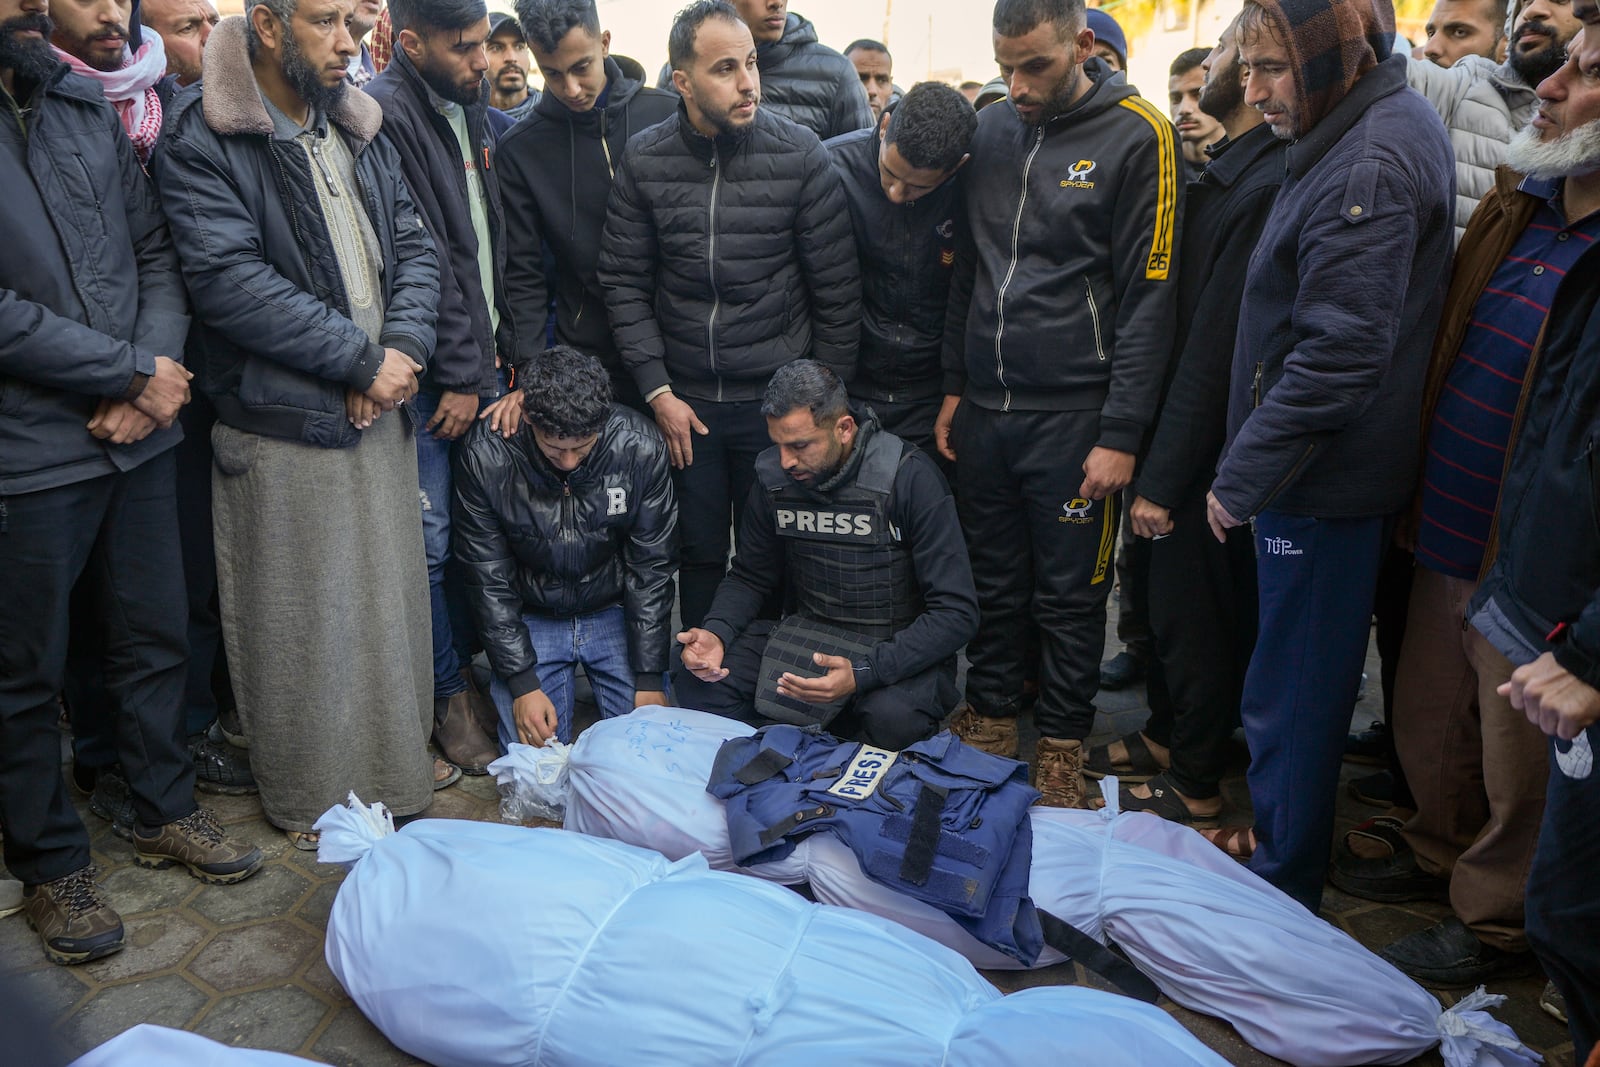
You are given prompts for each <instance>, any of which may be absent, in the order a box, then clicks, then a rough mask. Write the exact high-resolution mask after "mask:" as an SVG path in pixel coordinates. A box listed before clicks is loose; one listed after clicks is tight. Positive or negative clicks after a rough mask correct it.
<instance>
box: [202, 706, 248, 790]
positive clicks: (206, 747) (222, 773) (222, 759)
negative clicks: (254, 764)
mask: <svg viewBox="0 0 1600 1067" xmlns="http://www.w3.org/2000/svg"><path fill="white" fill-rule="evenodd" d="M189 755H190V756H191V757H192V758H193V759H194V785H195V788H196V789H198V790H200V791H201V792H202V793H224V794H227V795H228V796H244V795H246V794H249V793H254V792H257V789H256V778H255V775H253V774H251V773H250V757H249V756H247V755H246V754H245V753H244V752H243V751H241V750H240V749H237V748H234V747H233V746H232V745H230V744H228V742H227V741H226V740H225V738H224V735H223V732H222V726H221V725H220V723H215V722H214V723H212V724H211V728H210V729H209V730H207V731H206V732H205V733H203V734H195V735H194V736H193V737H191V738H189Z"/></svg>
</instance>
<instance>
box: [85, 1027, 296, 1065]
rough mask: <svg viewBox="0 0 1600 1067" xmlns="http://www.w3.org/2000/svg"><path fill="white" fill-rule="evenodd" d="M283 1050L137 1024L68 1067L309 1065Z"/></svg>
mask: <svg viewBox="0 0 1600 1067" xmlns="http://www.w3.org/2000/svg"><path fill="white" fill-rule="evenodd" d="M312 1063H313V1061H312V1060H303V1059H301V1058H300V1057H298V1056H290V1055H288V1054H287V1053H283V1052H265V1051H262V1050H261V1049H253V1048H234V1047H232V1046H231V1045H222V1044H218V1043H217V1042H215V1041H212V1040H211V1039H210V1038H207V1037H201V1036H200V1035H199V1034H190V1033H186V1032H184V1031H182V1030H169V1029H168V1028H167V1027H165V1026H152V1025H151V1024H149V1023H140V1024H139V1025H138V1026H135V1027H133V1028H132V1029H131V1030H124V1031H123V1032H122V1033H120V1034H118V1035H117V1036H116V1037H113V1038H112V1039H111V1040H110V1041H107V1042H106V1043H105V1044H103V1045H99V1046H97V1047H96V1048H93V1049H90V1050H89V1051H88V1052H86V1053H84V1054H83V1055H82V1056H79V1057H78V1058H77V1059H75V1060H73V1061H72V1063H71V1064H70V1065H69V1067H308V1065H310V1064H312Z"/></svg>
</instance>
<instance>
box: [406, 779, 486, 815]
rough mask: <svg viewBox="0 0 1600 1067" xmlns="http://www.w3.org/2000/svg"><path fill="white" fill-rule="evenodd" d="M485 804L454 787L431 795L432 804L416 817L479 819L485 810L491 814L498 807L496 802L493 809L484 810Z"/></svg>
mask: <svg viewBox="0 0 1600 1067" xmlns="http://www.w3.org/2000/svg"><path fill="white" fill-rule="evenodd" d="M485 803H486V802H485V801H482V800H479V799H478V798H477V797H475V796H473V795H472V794H470V793H463V792H461V791H460V790H458V789H456V788H454V787H451V788H449V789H441V790H440V791H439V792H437V793H435V794H433V803H432V804H429V805H428V810H427V811H424V812H423V813H422V814H421V815H420V816H418V817H419V818H423V819H472V818H475V817H476V818H479V819H481V818H482V817H483V815H482V813H483V812H485V811H486V810H488V811H490V812H492V811H494V810H495V807H498V802H497V803H496V805H495V806H494V807H490V808H488V809H486V808H485Z"/></svg>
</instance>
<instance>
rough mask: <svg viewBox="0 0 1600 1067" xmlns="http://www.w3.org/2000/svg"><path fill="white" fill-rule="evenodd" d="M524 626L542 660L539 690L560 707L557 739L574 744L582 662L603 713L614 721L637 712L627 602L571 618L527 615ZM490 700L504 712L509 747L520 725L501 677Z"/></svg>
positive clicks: (505, 741)
mask: <svg viewBox="0 0 1600 1067" xmlns="http://www.w3.org/2000/svg"><path fill="white" fill-rule="evenodd" d="M522 623H523V625H524V626H526V627H527V628H528V637H529V638H530V639H532V641H533V651H534V654H535V655H536V656H538V657H539V663H538V666H537V667H535V668H534V670H535V671H537V672H538V674H539V688H540V689H541V690H543V691H544V695H545V696H547V697H549V698H550V703H552V704H554V705H555V707H556V723H557V725H556V740H558V741H564V742H568V743H571V741H572V706H573V703H574V700H575V698H576V690H575V688H574V682H575V680H576V677H577V667H578V664H580V663H581V664H583V673H584V674H586V675H588V677H589V685H590V687H592V688H593V689H594V697H595V701H596V702H597V703H598V704H599V705H600V714H601V715H603V716H605V717H606V718H608V719H609V718H611V717H613V716H615V715H626V714H628V713H629V712H631V711H632V710H633V695H634V693H635V692H637V691H638V687H637V684H636V683H637V680H638V675H637V674H635V673H634V670H633V667H632V665H630V664H629V662H628V635H627V631H626V629H625V627H624V626H623V618H622V605H621V604H617V605H614V606H612V607H609V608H603V609H601V610H600V611H596V612H592V613H590V614H588V615H578V616H575V617H573V618H570V619H556V618H551V617H550V616H548V615H524V616H523V617H522ZM489 696H490V698H491V699H492V700H493V701H494V706H495V710H496V711H498V712H499V713H500V747H501V748H505V747H506V746H507V745H509V744H511V742H513V741H515V740H517V723H516V720H515V719H513V718H512V717H511V689H510V688H509V687H508V686H507V685H506V682H505V679H504V678H501V677H500V675H498V674H496V675H495V676H494V677H493V679H492V680H491V681H490V682H489Z"/></svg>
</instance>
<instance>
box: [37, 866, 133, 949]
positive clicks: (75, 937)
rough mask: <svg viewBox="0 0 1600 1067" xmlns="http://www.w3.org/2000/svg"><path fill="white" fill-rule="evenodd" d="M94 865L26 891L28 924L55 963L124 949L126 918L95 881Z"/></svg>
mask: <svg viewBox="0 0 1600 1067" xmlns="http://www.w3.org/2000/svg"><path fill="white" fill-rule="evenodd" d="M97 873H98V872H97V871H96V870H95V869H94V867H93V866H86V867H80V868H79V869H78V870H76V871H73V872H72V873H71V874H69V875H67V876H66V877H65V878H57V879H56V880H55V881H53V882H45V883H44V884H43V885H30V886H27V887H25V888H24V889H23V890H22V910H23V914H25V915H26V916H27V917H28V925H29V926H31V927H33V928H34V929H35V930H37V931H39V940H40V941H41V942H43V943H44V954H45V958H46V959H48V960H49V961H50V962H51V963H86V962H88V961H89V960H97V959H99V958H101V957H102V956H109V955H111V954H112V953H113V952H118V951H121V949H122V939H123V933H122V917H121V916H120V915H118V914H117V913H116V911H115V910H114V909H113V908H112V907H111V905H110V903H109V902H108V901H107V900H106V898H105V895H104V894H103V893H101V892H100V887H99V886H98V885H96V884H95V875H96V874H97Z"/></svg>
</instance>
